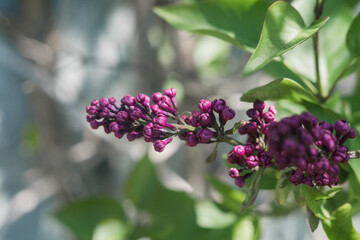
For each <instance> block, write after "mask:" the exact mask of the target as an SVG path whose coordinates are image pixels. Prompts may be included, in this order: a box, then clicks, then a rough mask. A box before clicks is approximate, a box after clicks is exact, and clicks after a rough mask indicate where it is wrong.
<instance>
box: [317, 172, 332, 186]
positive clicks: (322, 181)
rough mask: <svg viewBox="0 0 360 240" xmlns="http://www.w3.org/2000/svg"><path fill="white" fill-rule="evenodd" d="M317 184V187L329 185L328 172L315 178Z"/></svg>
mask: <svg viewBox="0 0 360 240" xmlns="http://www.w3.org/2000/svg"><path fill="white" fill-rule="evenodd" d="M315 183H316V185H317V186H326V185H328V184H329V175H328V174H327V172H325V173H320V174H318V175H316V176H315Z"/></svg>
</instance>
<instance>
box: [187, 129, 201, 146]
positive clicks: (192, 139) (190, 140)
mask: <svg viewBox="0 0 360 240" xmlns="http://www.w3.org/2000/svg"><path fill="white" fill-rule="evenodd" d="M198 143H199V140H198V138H197V136H196V134H195V133H193V132H189V133H188V136H187V141H186V145H188V146H189V147H194V146H196V145H197V144H198Z"/></svg>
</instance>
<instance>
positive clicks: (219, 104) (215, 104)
mask: <svg viewBox="0 0 360 240" xmlns="http://www.w3.org/2000/svg"><path fill="white" fill-rule="evenodd" d="M211 107H212V109H213V110H214V111H215V112H217V113H220V112H221V111H222V110H223V108H224V107H226V102H225V100H224V99H221V98H220V99H215V100H213V101H212V103H211Z"/></svg>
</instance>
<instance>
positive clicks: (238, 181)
mask: <svg viewBox="0 0 360 240" xmlns="http://www.w3.org/2000/svg"><path fill="white" fill-rule="evenodd" d="M235 184H236V186H238V187H239V188H242V187H243V186H244V185H245V178H244V177H238V178H235Z"/></svg>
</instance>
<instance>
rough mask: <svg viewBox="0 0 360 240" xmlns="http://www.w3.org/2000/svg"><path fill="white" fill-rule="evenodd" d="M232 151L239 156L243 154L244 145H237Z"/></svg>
mask: <svg viewBox="0 0 360 240" xmlns="http://www.w3.org/2000/svg"><path fill="white" fill-rule="evenodd" d="M233 152H234V154H235V156H237V157H239V158H241V157H243V156H244V155H245V147H244V146H243V145H237V146H235V147H233Z"/></svg>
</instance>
